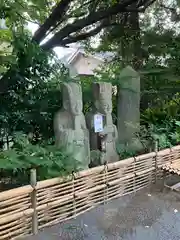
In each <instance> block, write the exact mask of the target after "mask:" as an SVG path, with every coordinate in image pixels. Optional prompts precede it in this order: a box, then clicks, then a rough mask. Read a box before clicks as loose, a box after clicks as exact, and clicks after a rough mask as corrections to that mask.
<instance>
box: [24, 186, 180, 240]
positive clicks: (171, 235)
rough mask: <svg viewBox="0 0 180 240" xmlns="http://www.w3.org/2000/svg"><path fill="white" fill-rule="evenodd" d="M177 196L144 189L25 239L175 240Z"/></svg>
mask: <svg viewBox="0 0 180 240" xmlns="http://www.w3.org/2000/svg"><path fill="white" fill-rule="evenodd" d="M179 226H180V195H177V194H176V193H173V192H169V191H164V192H161V191H160V189H158V188H155V189H154V188H151V189H146V190H144V191H141V192H137V193H136V194H132V195H130V196H124V197H121V198H119V199H116V200H113V201H111V202H110V203H108V204H106V205H101V206H99V207H97V208H96V209H93V210H91V211H89V212H87V213H85V214H83V215H81V216H78V217H77V218H76V219H73V220H70V221H67V222H65V223H63V224H58V225H55V226H53V227H50V228H46V229H44V230H43V231H42V232H39V234H38V235H37V236H32V237H29V238H26V239H27V240H98V239H103V240H179V239H180V227H179Z"/></svg>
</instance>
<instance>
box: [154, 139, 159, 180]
mask: <svg viewBox="0 0 180 240" xmlns="http://www.w3.org/2000/svg"><path fill="white" fill-rule="evenodd" d="M158 149H159V144H158V140H156V141H155V146H154V151H155V153H156V156H155V171H156V172H155V183H157V171H158V164H157V154H158Z"/></svg>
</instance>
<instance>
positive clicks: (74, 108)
mask: <svg viewBox="0 0 180 240" xmlns="http://www.w3.org/2000/svg"><path fill="white" fill-rule="evenodd" d="M62 92H63V107H64V109H66V110H67V111H70V112H71V113H72V114H73V115H80V114H81V113H82V108H83V104H82V90H81V86H80V84H78V83H75V82H70V83H64V84H63V86H62Z"/></svg>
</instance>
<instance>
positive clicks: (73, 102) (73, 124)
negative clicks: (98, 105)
mask: <svg viewBox="0 0 180 240" xmlns="http://www.w3.org/2000/svg"><path fill="white" fill-rule="evenodd" d="M62 96H63V108H62V109H61V110H60V111H58V112H57V113H56V115H55V118H54V132H55V143H56V145H57V146H59V147H65V149H66V150H67V152H69V153H70V154H72V156H73V158H74V159H76V160H77V161H78V162H79V166H80V169H86V168H88V165H89V162H90V148H89V132H88V130H87V127H86V121H85V116H84V114H83V112H82V108H83V104H82V89H81V85H80V84H78V83H75V82H69V83H63V84H62Z"/></svg>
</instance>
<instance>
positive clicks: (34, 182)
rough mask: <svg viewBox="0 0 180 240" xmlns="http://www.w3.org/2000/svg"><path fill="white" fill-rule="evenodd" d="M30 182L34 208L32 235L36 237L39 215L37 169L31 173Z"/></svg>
mask: <svg viewBox="0 0 180 240" xmlns="http://www.w3.org/2000/svg"><path fill="white" fill-rule="evenodd" d="M30 178H31V179H30V181H31V186H32V188H33V191H32V193H31V202H32V208H33V210H34V211H33V215H32V233H33V235H36V234H37V233H38V215H37V196H36V185H37V178H36V169H31V171H30Z"/></svg>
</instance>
